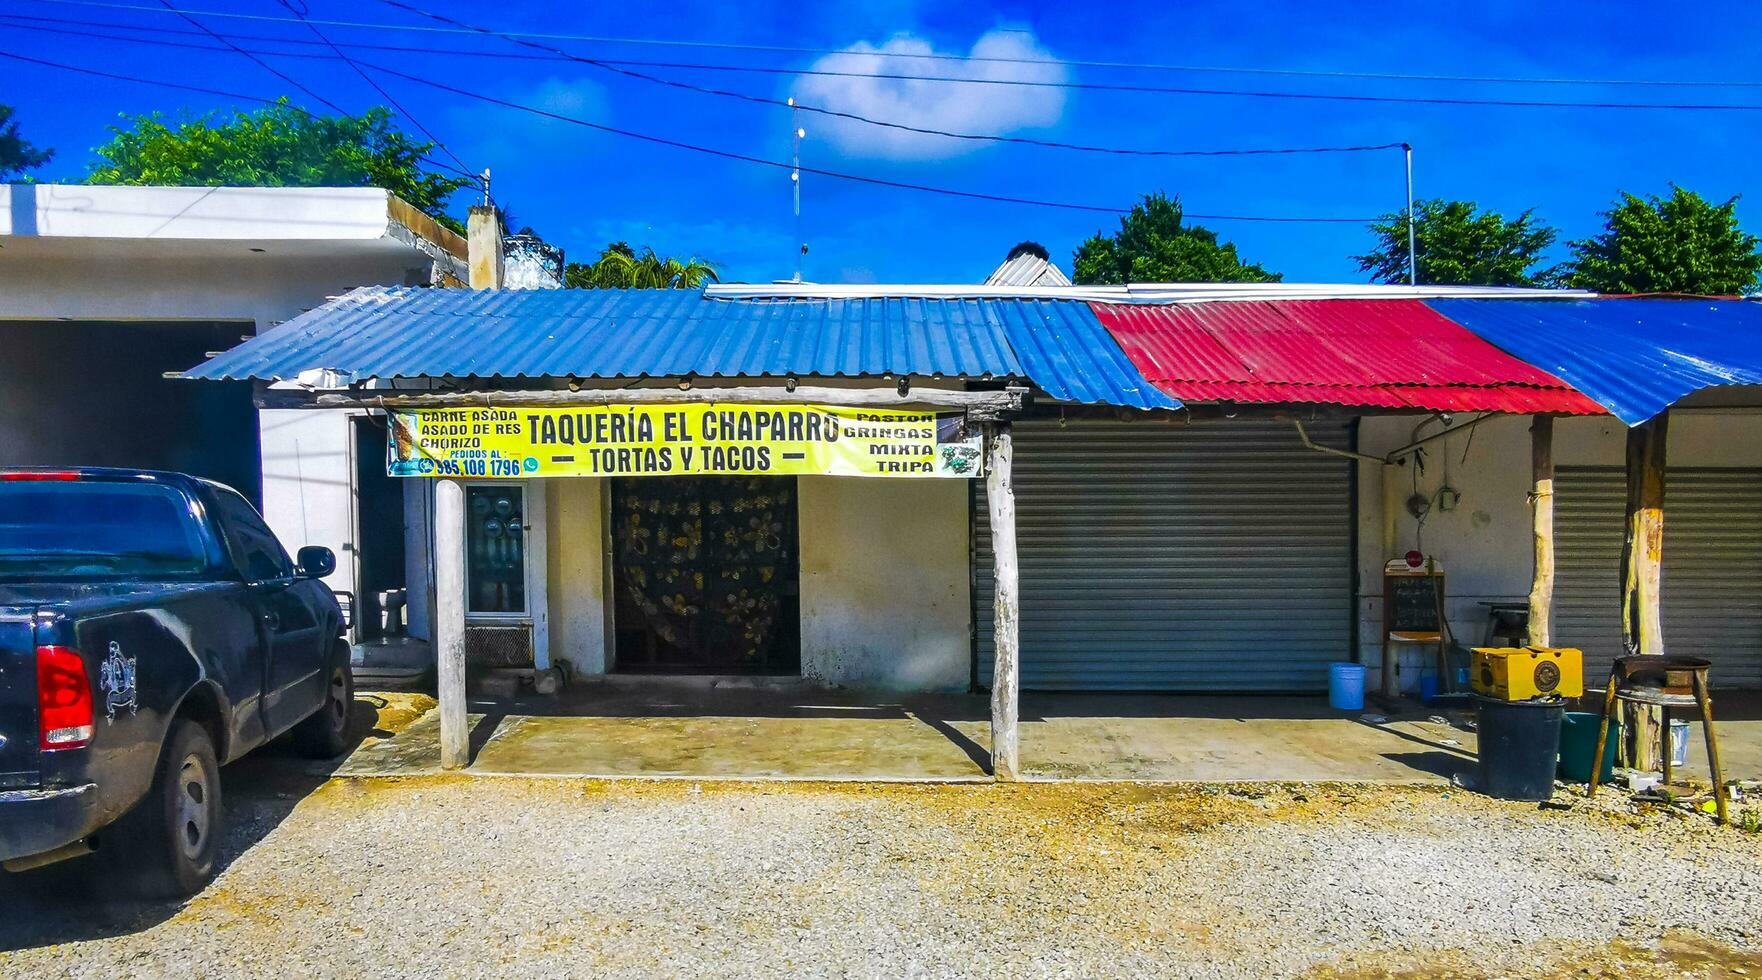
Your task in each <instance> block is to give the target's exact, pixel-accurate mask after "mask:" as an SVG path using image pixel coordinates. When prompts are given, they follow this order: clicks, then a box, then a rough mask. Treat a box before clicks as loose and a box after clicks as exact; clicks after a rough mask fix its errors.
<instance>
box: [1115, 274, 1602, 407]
mask: <svg viewBox="0 0 1762 980" xmlns="http://www.w3.org/2000/svg"><path fill="white" fill-rule="evenodd" d="M1501 302H1508V301H1501ZM1094 308H1095V312H1096V315H1097V317H1099V318H1100V320H1101V323H1102V325H1103V326H1105V327H1106V328H1107V329H1108V331H1109V332H1110V333H1112V334H1113V336H1114V338H1115V339H1116V340H1118V341H1119V343H1120V346H1121V347H1122V348H1124V349H1125V351H1126V354H1127V356H1128V357H1130V358H1131V359H1132V363H1133V364H1134V365H1136V366H1137V368H1138V370H1139V371H1140V372H1141V373H1142V374H1143V375H1144V376H1145V377H1147V378H1149V379H1150V380H1151V381H1152V382H1154V383H1155V384H1156V385H1157V386H1158V387H1160V388H1162V389H1163V390H1164V391H1166V392H1168V393H1169V394H1171V395H1173V396H1175V397H1176V398H1180V399H1183V400H1185V401H1234V402H1298V403H1305V402H1308V403H1314V402H1321V403H1327V404H1337V405H1353V406H1365V407H1376V408H1425V409H1434V410H1439V411H1496V412H1568V413H1573V414H1601V413H1602V409H1601V408H1600V407H1599V406H1598V405H1597V404H1596V403H1595V402H1593V401H1591V400H1590V399H1587V398H1585V397H1584V396H1583V395H1581V394H1579V393H1577V392H1575V391H1573V390H1572V389H1571V388H1569V387H1568V386H1567V385H1566V384H1565V382H1563V381H1561V380H1560V379H1559V378H1556V377H1553V376H1552V375H1550V374H1548V373H1547V372H1545V371H1542V370H1540V369H1538V368H1535V367H1532V366H1530V365H1529V364H1525V363H1524V362H1522V361H1520V360H1518V359H1517V358H1515V357H1512V356H1511V355H1509V354H1506V353H1504V352H1503V351H1500V350H1499V349H1497V348H1496V347H1494V346H1493V345H1491V344H1489V343H1487V342H1486V341H1484V340H1482V339H1480V338H1479V337H1477V336H1475V335H1474V334H1472V333H1470V332H1469V331H1467V330H1464V329H1463V328H1462V327H1460V326H1458V325H1456V324H1455V323H1452V322H1451V321H1449V320H1448V319H1445V317H1444V316H1442V315H1440V314H1439V313H1437V312H1435V311H1434V310H1432V309H1431V308H1430V307H1428V306H1426V305H1425V304H1424V303H1423V302H1420V301H1418V300H1411V299H1400V300H1375V299H1357V300H1352V299H1340V300H1276V301H1261V302H1235V303H1207V304H1201V303H1191V304H1182V305H1176V306H1136V305H1117V304H1095V307H1094Z"/></svg>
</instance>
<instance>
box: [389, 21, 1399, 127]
mask: <svg viewBox="0 0 1762 980" xmlns="http://www.w3.org/2000/svg"><path fill="white" fill-rule="evenodd" d="M380 2H381V3H383V4H385V5H386V6H388V7H395V8H397V9H399V10H402V11H404V12H406V13H411V14H415V15H417V16H419V17H427V18H429V19H430V20H433V21H437V22H439V23H442V24H446V25H449V26H451V27H458V28H463V29H465V30H470V31H476V32H477V33H478V34H481V35H483V36H485V37H495V38H501V39H502V40H504V41H507V42H509V43H510V44H517V45H520V46H521V47H525V48H531V49H533V50H535V51H546V52H549V53H551V54H554V55H558V56H560V57H563V58H567V59H569V60H570V61H574V62H578V63H580V64H584V65H588V66H590V67H593V68H598V69H600V70H602V71H609V72H612V73H614V74H617V75H622V76H625V77H627V78H635V79H639V80H641V81H645V82H650V83H652V84H656V85H664V86H667V87H669V88H676V89H681V90H684V91H690V92H697V93H700V94H703V95H713V96H718V97H721V98H728V99H736V100H739V101H742V102H749V103H753V104H755V105H766V106H772V107H775V108H779V109H800V110H801V111H803V112H811V113H815V114H818V115H822V116H831V117H834V118H838V119H848V120H851V121H853V122H860V123H864V124H867V125H870V126H879V127H882V128H884V129H892V130H900V131H904V132H908V133H918V134H920V135H925V136H940V137H943V138H946V139H957V140H965V141H977V142H995V143H1015V144H1027V145H1032V146H1042V147H1050V148H1055V149H1063V150H1080V151H1083V152H1088V153H1111V154H1122V155H1130V156H1152V157H1160V156H1202V155H1215V154H1204V153H1198V152H1194V151H1189V150H1139V149H1123V148H1119V147H1106V146H1088V145H1084V144H1078V143H1066V142H1060V141H1054V140H1042V139H1036V138H1033V137H1026V136H997V135H990V134H979V133H961V132H954V131H951V130H946V129H935V128H932V127H926V126H912V125H909V124H907V123H900V122H890V121H887V120H884V119H874V118H872V117H869V116H863V115H858V114H857V113H854V112H842V111H840V110H837V109H827V108H825V107H823V106H815V105H809V104H807V103H805V102H801V101H798V100H796V99H789V100H784V99H777V98H770V97H766V96H759V95H749V94H747V93H744V92H731V91H728V90H726V89H714V88H707V87H705V86H702V85H694V84H692V83H690V82H681V81H678V80H676V79H671V78H662V77H660V76H658V75H650V74H648V73H646V72H640V71H635V70H632V69H629V68H623V67H619V66H616V65H610V64H607V63H605V62H603V61H598V60H596V59H593V58H585V57H582V56H580V55H575V54H571V53H570V52H568V51H564V50H563V49H562V48H556V47H551V46H550V45H546V44H540V43H538V42H536V41H530V40H526V39H524V38H518V37H515V36H513V35H511V34H504V33H502V32H500V31H492V30H490V29H488V28H485V27H478V26H476V25H474V24H467V23H465V22H464V21H460V20H455V19H453V18H451V17H448V16H446V15H444V14H437V13H434V12H433V11H429V10H424V9H423V8H421V7H418V6H416V5H414V4H410V3H405V2H404V0H380ZM1399 146H1401V144H1386V145H1383V146H1378V147H1375V149H1379V150H1388V149H1395V148H1397V147H1399ZM1355 149H1370V148H1369V147H1359V148H1355ZM1322 152H1328V151H1325V150H1324V151H1322ZM1336 152H1339V151H1336ZM1347 152H1350V151H1347Z"/></svg>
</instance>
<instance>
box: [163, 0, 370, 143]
mask: <svg viewBox="0 0 1762 980" xmlns="http://www.w3.org/2000/svg"><path fill="white" fill-rule="evenodd" d="M159 3H160V5H161V6H163V7H164V8H165V9H166V10H169V11H171V12H172V13H174V14H176V15H178V16H179V17H182V18H183V19H184V20H186V21H188V22H189V25H190V26H191V27H197V28H201V29H202V30H203V31H205V32H206V33H208V34H209V35H210V36H212V37H213V38H214V39H215V40H216V41H219V42H220V43H222V44H224V45H226V46H227V47H229V48H231V49H232V50H234V51H236V52H238V53H239V54H242V55H244V56H245V57H246V58H248V59H249V60H250V61H251V62H252V63H253V64H255V65H256V66H257V67H259V68H261V69H263V70H264V71H266V72H269V73H270V74H271V75H274V76H275V77H276V78H279V79H281V80H282V81H284V82H286V83H288V84H289V85H292V86H293V87H294V88H297V89H299V90H300V91H302V92H304V93H306V95H307V96H308V97H310V98H313V99H317V100H318V101H319V102H321V103H323V104H324V105H325V106H327V107H328V108H329V109H330V110H331V111H332V112H335V113H337V114H338V115H343V116H346V115H348V113H347V112H344V111H343V107H342V106H339V105H337V104H336V103H335V102H332V101H330V100H329V99H327V98H325V97H324V96H322V95H319V94H318V93H317V92H314V91H312V90H311V89H309V88H307V87H306V86H304V85H301V84H300V83H299V82H298V81H297V80H295V79H294V78H293V77H292V76H290V75H288V74H287V73H285V72H283V71H281V70H280V69H278V68H276V67H275V66H274V65H271V64H269V63H268V62H266V61H264V60H263V59H262V58H259V57H257V56H256V55H254V54H252V53H251V52H249V51H246V50H245V49H244V48H241V47H239V46H238V45H236V44H234V43H232V42H231V41H229V40H227V39H226V37H225V36H224V35H222V34H220V33H219V32H217V31H211V30H209V29H208V28H207V27H204V26H203V24H202V22H201V21H199V20H197V19H196V18H194V17H191V16H190V15H189V14H186V13H184V12H183V11H181V10H179V9H177V7H175V6H173V5H172V2H171V0H159Z"/></svg>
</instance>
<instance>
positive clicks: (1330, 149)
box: [0, 14, 1407, 157]
mask: <svg viewBox="0 0 1762 980" xmlns="http://www.w3.org/2000/svg"><path fill="white" fill-rule="evenodd" d="M10 17H11V15H6V14H0V20H5V19H10ZM32 19H37V18H32ZM17 26H19V27H22V28H24V29H25V30H35V31H47V32H50V33H56V34H70V35H73V36H76V37H94V38H101V39H105V40H113V41H122V42H125V43H134V44H150V45H156V46H161V47H176V48H185V49H188V50H195V51H223V50H225V49H223V48H217V47H214V46H213V45H207V44H187V43H181V42H177V41H164V40H156V39H150V38H139V37H129V36H126V35H119V34H102V33H96V32H91V31H76V30H70V29H66V28H56V27H43V26H37V25H32V24H20V25H17ZM108 26H115V27H117V28H119V29H122V30H139V29H140V28H134V27H130V26H128V25H108ZM160 30H163V29H160ZM175 33H179V34H193V33H195V32H192V31H177V32H175ZM229 36H230V37H231V38H232V39H233V40H243V39H251V40H260V41H269V42H271V43H278V44H315V43H317V42H311V41H303V40H299V39H295V38H266V37H262V36H260V35H259V36H255V37H252V38H241V36H240V35H237V34H233V35H229ZM331 46H332V47H333V48H335V47H337V45H335V44H332V45H331ZM341 46H343V47H352V48H359V49H364V50H391V51H399V52H407V53H416V54H436V53H437V52H434V51H428V50H424V49H421V48H409V47H402V46H396V45H360V44H350V43H348V42H343V44H342V45H341ZM256 53H257V54H261V55H265V56H268V57H276V58H310V59H323V60H338V59H339V58H340V59H341V60H343V61H345V62H347V61H349V58H348V56H347V55H343V54H342V53H341V52H340V51H339V52H337V54H336V55H335V56H327V55H323V54H315V53H308V52H292V51H263V50H260V49H259V50H257V51H256ZM468 53H469V54H472V55H475V56H480V57H492V58H495V57H502V58H522V59H535V58H542V59H543V60H555V61H578V60H582V59H578V58H576V57H574V56H572V55H568V54H566V53H565V54H543V55H536V56H535V55H518V54H503V53H498V52H489V51H475V52H468ZM350 64H351V67H353V62H350ZM589 64H592V65H593V66H594V67H604V68H607V69H608V70H612V71H618V72H619V73H620V74H631V75H636V77H639V78H643V79H645V80H651V81H657V82H660V83H661V84H665V85H671V86H676V87H683V88H688V89H691V90H693V91H697V92H702V93H705V94H709V95H722V96H729V97H733V98H737V99H741V100H743V101H748V102H756V103H762V104H765V105H770V106H778V107H786V108H795V109H802V110H804V111H807V112H816V113H820V114H823V115H830V116H841V117H843V118H846V119H851V120H854V121H858V122H862V123H865V124H869V125H875V126H882V127H886V128H890V129H902V130H906V131H909V132H915V133H921V134H925V135H932V136H942V137H948V138H950V139H959V140H972V141H982V142H996V143H1011V144H1023V145H1030V146H1038V147H1044V148H1049V149H1059V150H1074V151H1081V152H1087V153H1104V154H1113V155H1119V156H1148V157H1226V156H1281V155H1293V154H1315V153H1366V152H1373V151H1377V150H1395V149H1404V148H1406V145H1407V144H1405V143H1375V144H1360V145H1352V146H1303V147H1253V148H1245V149H1215V150H1162V149H1139V148H1130V147H1114V146H1096V145H1089V144H1082V143H1069V142H1064V141H1059V140H1045V139H1037V138H1033V137H1026V136H999V135H994V134H979V133H961V132H953V131H949V130H941V129H931V128H927V127H919V126H910V125H906V124H903V123H895V122H889V121H886V120H879V119H872V118H869V117H867V116H859V115H856V114H854V113H846V112H838V111H834V110H829V109H822V108H819V107H815V106H808V105H805V104H802V103H795V104H793V105H792V104H790V103H789V102H787V101H785V100H779V99H768V98H761V97H759V96H752V95H747V94H745V93H738V92H724V91H720V90H716V89H708V88H702V87H699V86H694V85H688V84H686V83H682V82H676V81H673V80H670V79H660V78H656V77H653V76H648V75H643V74H640V73H635V72H623V71H620V70H619V69H617V68H613V67H611V66H613V65H618V64H622V63H620V62H610V61H599V60H597V59H595V60H592V61H590V62H589ZM386 98H388V99H390V98H391V96H390V95H386ZM406 115H408V113H406ZM418 128H420V124H418ZM432 138H433V137H432V136H430V139H432ZM437 142H438V141H437Z"/></svg>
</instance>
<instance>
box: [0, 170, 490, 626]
mask: <svg viewBox="0 0 1762 980" xmlns="http://www.w3.org/2000/svg"><path fill="white" fill-rule="evenodd" d="M464 256H465V243H464V241H463V239H462V238H461V237H460V236H459V235H457V234H455V233H453V232H451V231H449V230H447V229H445V228H443V227H441V226H439V225H438V224H436V223H435V222H434V220H433V219H431V218H429V217H428V216H427V215H424V214H422V213H420V212H418V211H416V210H415V209H413V208H411V207H410V206H409V205H407V204H405V203H404V202H402V201H400V200H398V199H396V198H395V197H392V196H391V195H389V194H387V193H386V192H385V191H383V190H379V189H376V188H334V187H324V188H264V187H124V186H87V185H53V184H14V185H8V186H0V339H3V341H4V345H5V349H6V351H7V355H8V356H7V357H5V358H4V359H0V466H6V465H51V466H57V465H58V466H73V465H109V466H125V467H147V468H160V469H180V470H185V471H189V472H193V473H196V474H198V475H203V476H209V477H213V478H215V479H219V480H222V481H223V482H227V483H230V484H232V485H234V486H236V487H237V488H238V489H239V490H240V491H241V492H243V493H245V494H246V495H247V496H249V497H252V498H253V499H257V500H260V501H261V503H262V508H263V511H264V515H265V516H266V517H267V518H268V520H269V523H270V525H271V526H272V527H273V528H274V529H275V531H276V532H277V534H279V535H280V536H281V538H282V540H283V541H284V542H285V543H286V544H287V545H288V546H289V547H290V549H291V548H293V547H297V546H299V545H303V544H320V545H325V546H327V547H329V548H331V549H332V550H333V551H335V552H336V553H337V556H338V566H337V572H336V574H335V575H334V576H332V578H331V579H329V582H330V584H331V585H332V587H333V588H336V589H339V590H342V591H348V592H353V591H355V590H356V577H357V576H358V575H359V574H360V571H361V570H360V568H359V567H358V562H357V561H356V560H355V556H356V544H357V542H358V540H359V529H358V524H359V517H360V515H359V513H358V511H357V508H356V496H355V489H356V485H357V481H358V474H359V472H360V468H361V464H363V463H366V464H368V467H367V468H368V469H373V468H375V467H377V468H378V469H380V470H383V467H382V466H378V461H377V460H362V459H360V458H359V441H358V439H357V432H356V426H357V425H358V424H360V423H359V421H358V417H357V415H351V414H349V413H333V414H315V413H306V414H298V413H286V412H273V411H272V412H264V413H262V414H261V416H259V414H258V412H257V410H256V408H255V407H254V405H253V404H252V390H251V387H250V385H249V384H248V383H243V382H236V383H227V384H219V385H190V384H186V383H182V382H179V381H175V380H169V379H166V378H165V377H164V374H165V373H166V372H175V371H182V370H185V369H187V368H189V367H191V366H193V365H195V364H196V363H198V362H199V361H201V360H202V359H203V358H204V357H205V356H206V355H207V353H208V352H211V351H217V350H224V349H226V348H229V347H232V346H235V345H236V344H238V343H239V342H240V341H241V340H244V339H249V338H250V337H253V336H256V335H258V334H260V333H262V332H264V331H267V330H269V329H271V328H272V327H274V326H275V325H276V324H278V323H281V322H282V321H285V320H289V319H292V318H293V317H295V316H297V315H298V314H300V313H301V312H302V311H305V310H308V309H311V308H313V307H316V306H319V305H322V304H323V303H324V302H325V300H326V299H327V298H328V297H330V296H335V295H337V294H340V293H343V292H346V291H347V290H349V289H351V288H354V287H356V286H363V285H372V284H384V285H396V286H404V285H409V286H426V285H458V284H460V283H461V281H462V280H463V278H464V277H465V262H464ZM76 385H77V386H78V389H79V391H80V398H79V400H78V401H71V400H69V399H67V398H66V397H65V395H66V393H67V392H69V391H71V390H73V389H74V388H75V387H76ZM400 572H401V569H400Z"/></svg>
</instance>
